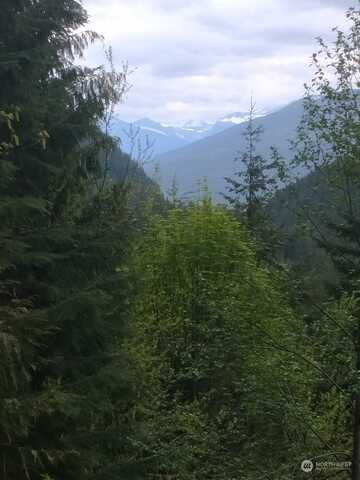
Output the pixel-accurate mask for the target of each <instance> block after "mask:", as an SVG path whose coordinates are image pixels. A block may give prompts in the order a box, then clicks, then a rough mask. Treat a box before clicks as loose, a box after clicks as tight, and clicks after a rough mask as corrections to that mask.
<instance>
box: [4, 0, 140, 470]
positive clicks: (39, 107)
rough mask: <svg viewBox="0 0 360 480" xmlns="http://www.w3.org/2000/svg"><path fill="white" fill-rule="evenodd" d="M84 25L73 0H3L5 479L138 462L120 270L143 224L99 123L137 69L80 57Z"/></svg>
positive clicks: (114, 467)
mask: <svg viewBox="0 0 360 480" xmlns="http://www.w3.org/2000/svg"><path fill="white" fill-rule="evenodd" d="M86 23H87V14H86V11H85V10H84V9H83V7H82V6H81V4H80V3H79V2H78V1H75V0H61V1H58V0H56V1H54V0H41V1H35V0H16V1H15V2H14V1H12V0H11V1H5V2H3V4H2V12H1V16H0V24H1V26H0V82H1V85H2V89H1V92H0V110H1V111H2V112H10V113H2V115H1V118H2V119H3V120H5V121H3V122H2V123H1V125H0V134H1V137H0V139H1V155H2V157H4V155H5V153H6V158H2V159H1V160H2V161H1V166H0V168H1V174H2V175H1V182H0V216H1V231H0V249H1V251H0V258H1V264H0V311H1V317H2V321H1V326H0V342H1V359H2V362H1V379H0V402H1V407H0V411H1V414H0V444H1V453H2V457H1V475H2V478H3V479H4V480H10V479H15V478H16V479H22V478H24V479H25V478H27V479H29V478H31V479H33V478H39V477H40V475H45V474H49V475H51V476H53V477H54V478H60V477H61V478H64V479H65V478H69V479H71V478H74V479H75V478H76V479H80V478H91V477H94V476H95V475H96V476H97V478H104V477H105V478H107V479H108V478H111V477H114V476H115V477H116V478H118V475H119V470H120V471H121V472H122V474H123V475H125V474H126V473H125V472H126V469H128V470H129V471H130V470H131V469H132V468H133V467H132V463H131V460H129V458H128V457H126V455H125V453H124V452H125V451H126V431H127V419H126V415H125V413H124V412H126V408H125V406H126V403H127V401H128V400H127V396H126V395H127V394H126V391H127V380H126V371H124V369H123V368H122V367H120V365H122V364H121V341H122V333H121V332H122V330H123V329H124V327H125V319H126V315H125V311H126V302H127V298H126V292H127V289H128V286H127V281H126V278H127V276H126V275H127V274H126V270H124V269H122V268H120V267H121V266H122V265H123V263H124V261H125V259H124V257H125V254H126V249H127V243H128V240H129V237H130V236H131V232H132V230H133V220H132V218H131V216H130V215H129V203H128V196H129V193H128V189H127V190H126V193H124V188H123V185H122V184H115V183H111V182H109V180H108V179H106V181H105V182H104V181H103V178H104V175H103V174H104V172H103V164H102V160H101V155H100V152H103V151H104V148H105V146H108V145H110V146H111V145H113V141H112V140H111V139H109V138H108V137H107V136H106V135H104V133H102V132H101V130H100V129H99V127H98V124H99V122H100V121H101V120H102V118H103V117H104V115H105V114H106V111H107V108H108V107H109V105H110V104H111V103H113V102H117V101H119V100H120V99H121V96H122V93H123V92H124V88H125V85H126V78H125V77H124V75H123V74H122V73H116V72H114V71H110V72H107V71H106V70H105V68H103V67H100V68H97V69H88V68H81V67H78V66H75V65H74V64H73V60H74V58H75V56H78V55H80V56H81V55H82V52H83V50H84V48H85V47H86V45H87V44H88V43H89V42H91V41H93V40H94V39H96V38H97V36H96V34H94V33H92V32H85V33H83V34H78V33H76V31H78V30H79V29H81V28H82V27H84V26H85V25H86ZM9 115H10V116H9ZM17 115H18V116H19V122H16V118H15V117H16V116H17ZM14 128H15V129H16V133H15V132H14V131H13V129H14ZM3 141H4V143H2V142H3ZM11 147H13V148H11ZM5 150H6V152H5ZM119 285H121V287H122V288H121V289H120V293H119ZM115 292H116V297H117V298H116V300H115Z"/></svg>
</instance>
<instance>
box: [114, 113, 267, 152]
mask: <svg viewBox="0 0 360 480" xmlns="http://www.w3.org/2000/svg"><path fill="white" fill-rule="evenodd" d="M264 115H265V114H264ZM257 116H262V114H259V115H257ZM247 120H248V113H243V112H236V113H232V114H230V115H226V116H224V117H222V118H220V119H219V120H216V121H194V120H190V121H188V122H186V123H184V124H183V125H181V126H171V125H167V124H165V123H161V122H156V121H154V120H151V119H149V118H142V119H140V120H137V121H136V122H133V123H129V122H125V121H122V120H119V119H116V120H115V121H114V122H113V128H112V133H113V134H114V135H116V136H118V137H119V138H120V139H121V144H122V149H123V150H124V151H125V152H131V151H134V150H139V149H141V148H142V147H143V148H145V147H146V146H147V145H148V146H149V145H150V146H151V148H150V150H151V151H152V153H153V155H154V156H156V155H159V154H162V153H167V152H170V151H172V150H176V149H178V148H182V147H185V146H187V145H189V144H191V143H193V142H196V141H198V140H201V139H203V138H206V137H209V136H211V135H215V134H217V133H220V132H222V131H223V130H226V129H227V128H230V127H233V126H235V125H239V124H240V123H243V122H245V121H247ZM135 155H136V153H135Z"/></svg>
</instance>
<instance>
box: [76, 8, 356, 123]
mask: <svg viewBox="0 0 360 480" xmlns="http://www.w3.org/2000/svg"><path fill="white" fill-rule="evenodd" d="M354 4H355V5H357V4H358V2H357V0H84V5H85V7H86V8H87V10H88V12H89V14H90V18H91V24H90V26H91V28H92V29H94V30H96V31H97V32H98V33H101V34H103V35H104V37H105V39H106V43H107V44H108V45H111V46H112V47H113V52H114V59H115V63H116V64H117V65H121V64H122V62H123V61H127V62H129V64H130V66H131V67H133V68H136V70H135V72H134V73H132V75H131V78H130V81H131V84H132V85H133V86H132V89H131V91H130V92H129V94H128V96H127V98H126V102H125V103H124V104H123V105H121V107H120V109H119V115H120V117H122V118H123V119H124V120H131V121H133V120H137V119H139V118H142V117H150V118H152V119H154V120H158V121H165V122H168V123H170V124H181V123H182V122H185V121H187V120H189V119H194V120H207V119H215V118H218V117H220V116H222V115H225V114H227V113H232V112H236V111H243V110H247V108H248V105H249V101H250V96H251V93H252V92H253V94H254V97H255V98H256V102H257V106H258V108H259V109H266V110H269V109H272V108H274V107H278V106H281V105H284V104H286V103H288V102H290V101H292V100H294V99H297V98H299V97H300V96H301V95H302V92H303V84H304V82H305V81H307V80H308V79H309V78H310V76H311V69H310V67H309V64H310V56H311V54H312V53H313V52H314V51H315V50H316V48H317V45H316V40H315V37H317V36H322V37H323V38H326V39H331V38H333V36H332V34H331V29H332V27H334V26H339V27H340V28H346V22H345V11H346V9H347V7H349V6H350V5H354ZM102 58H103V53H102V51H101V49H100V47H97V48H91V49H90V50H89V52H88V57H87V61H88V63H90V64H98V63H102V62H103V60H102Z"/></svg>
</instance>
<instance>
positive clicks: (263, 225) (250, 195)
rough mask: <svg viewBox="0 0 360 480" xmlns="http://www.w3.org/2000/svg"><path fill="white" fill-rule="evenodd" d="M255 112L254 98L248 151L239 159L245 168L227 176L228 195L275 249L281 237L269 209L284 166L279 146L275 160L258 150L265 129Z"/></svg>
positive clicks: (246, 135) (250, 225)
mask: <svg viewBox="0 0 360 480" xmlns="http://www.w3.org/2000/svg"><path fill="white" fill-rule="evenodd" d="M255 114H256V111H255V103H254V102H253V99H251V104H250V111H249V120H248V122H247V124H246V128H245V131H244V134H243V135H244V139H245V150H244V151H243V152H241V153H240V154H239V156H238V157H237V158H236V159H235V161H239V162H241V168H240V169H239V170H238V171H237V172H236V173H235V174H234V177H233V178H229V177H226V178H225V180H226V182H227V183H228V188H227V190H228V193H227V194H225V195H224V197H225V199H226V200H227V201H228V202H229V204H230V206H232V207H233V208H234V209H235V212H236V215H237V216H238V217H239V218H240V219H241V221H242V222H243V223H245V224H246V225H247V227H248V228H249V230H250V231H251V232H252V233H253V234H254V235H255V237H256V238H257V239H258V241H259V243H261V244H262V247H263V249H264V250H265V251H266V250H269V249H270V250H271V251H272V252H273V246H274V244H275V243H277V242H278V240H279V239H278V238H277V234H276V232H275V228H274V226H273V225H272V223H271V220H270V216H269V214H268V212H267V205H268V202H269V200H270V198H271V197H272V195H273V194H274V192H275V191H276V188H277V187H278V185H279V180H280V177H281V178H282V179H283V178H284V167H283V165H282V162H281V160H280V157H279V156H278V154H277V152H276V150H275V149H273V151H272V159H271V161H268V160H267V159H265V158H264V157H263V156H262V155H260V154H258V153H257V151H256V146H257V144H258V143H259V141H260V138H261V134H262V131H263V128H262V126H261V124H259V123H258V122H257V121H256V119H255ZM263 253H264V252H263Z"/></svg>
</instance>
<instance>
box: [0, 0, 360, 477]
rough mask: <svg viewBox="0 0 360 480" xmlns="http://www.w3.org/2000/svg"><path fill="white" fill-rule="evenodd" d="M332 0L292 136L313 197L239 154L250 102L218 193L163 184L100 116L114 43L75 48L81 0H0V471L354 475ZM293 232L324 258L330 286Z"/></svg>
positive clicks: (353, 334)
mask: <svg viewBox="0 0 360 480" xmlns="http://www.w3.org/2000/svg"><path fill="white" fill-rule="evenodd" d="M349 18H350V21H351V24H352V30H351V32H350V34H349V35H348V36H345V35H344V34H342V33H341V32H338V36H337V44H336V46H335V48H334V49H328V47H326V45H325V44H323V43H322V42H321V49H322V52H321V53H323V54H324V55H325V58H326V59H327V60H326V65H325V67H323V64H322V63H321V58H322V57H321V53H320V54H319V55H317V56H314V64H315V67H316V74H315V77H314V81H313V83H312V89H310V90H309V91H308V92H307V95H306V97H305V115H304V118H303V122H302V124H301V125H300V127H299V137H298V142H297V145H296V146H295V147H296V149H295V152H296V155H295V158H294V162H295V163H296V162H298V163H301V164H302V165H307V166H308V167H309V171H311V170H314V169H315V170H316V175H315V180H314V182H315V183H312V182H313V180H311V181H310V184H311V186H312V187H313V186H314V185H317V183H316V181H317V180H316V179H319V184H321V185H323V186H324V185H326V187H324V188H323V190H324V192H325V194H324V196H323V197H321V199H322V200H324V202H319V201H318V200H317V199H318V197H317V196H316V195H313V196H311V199H312V200H313V201H312V203H311V204H310V207H311V210H309V209H308V208H307V202H306V201H304V202H302V205H301V208H299V205H298V204H296V202H294V200H293V197H291V194H290V193H289V192H292V191H295V192H299V190H301V184H296V185H295V186H290V187H288V189H287V190H285V191H280V190H281V189H282V188H283V185H284V183H285V182H286V179H287V175H286V172H285V169H284V164H283V162H282V161H281V158H280V155H279V154H278V153H277V152H275V151H274V152H273V158H272V159H270V160H269V161H266V160H265V159H263V158H261V157H259V156H258V155H256V139H257V137H258V136H259V135H260V133H261V132H260V131H258V130H257V129H256V128H254V127H253V124H252V121H250V122H249V126H248V129H247V132H246V135H247V140H248V145H249V149H248V150H247V151H246V152H244V154H242V155H241V160H242V162H243V164H244V166H245V171H242V172H239V173H238V174H237V175H235V177H234V178H233V179H229V182H228V183H229V188H230V191H229V192H227V194H226V195H227V197H228V200H229V206H228V207H224V206H216V205H213V204H212V203H211V200H210V199H209V198H208V196H207V194H206V193H204V196H203V198H202V199H200V200H199V201H198V202H192V203H186V204H184V203H182V202H181V201H180V200H178V199H176V198H174V199H172V200H171V201H170V200H166V199H164V198H163V197H162V196H161V193H160V192H159V189H158V187H157V186H156V184H155V183H154V182H153V181H151V180H150V179H149V178H148V177H146V175H145V174H144V172H143V170H142V169H141V167H140V166H139V165H138V164H136V163H135V162H134V161H133V160H132V159H131V158H130V157H129V156H127V155H125V154H123V153H122V152H121V144H120V148H119V145H118V142H117V141H116V139H114V138H112V137H111V136H109V135H108V127H109V125H110V122H111V117H112V114H113V112H114V108H115V106H116V104H117V103H119V102H120V101H121V100H122V98H123V95H124V93H125V92H126V90H127V78H126V70H125V71H123V72H120V73H117V72H116V71H115V69H114V67H113V64H112V55H111V51H109V52H108V54H107V56H106V58H107V65H108V66H107V67H99V68H94V69H90V68H86V67H80V66H79V65H78V64H77V63H76V59H77V58H78V57H79V56H80V57H81V55H82V54H83V52H84V49H85V48H86V46H87V45H88V44H89V43H91V42H93V41H97V40H98V37H97V35H96V34H95V33H93V32H87V31H85V30H84V27H86V24H87V21H88V17H87V13H86V11H85V10H84V8H83V7H82V6H81V4H80V2H79V1H77V0H56V1H54V0H5V1H4V2H3V3H2V10H1V13H0V85H1V89H0V216H1V228H0V314H1V316H0V478H1V479H2V480H22V479H24V480H25V479H26V480H40V479H41V480H51V479H52V480H65V479H69V480H70V479H73V480H75V479H76V480H82V479H84V480H85V479H104V480H110V479H120V478H121V479H122V478H128V479H130V478H139V479H144V478H149V479H154V480H156V479H159V480H163V479H167V480H168V479H174V480H175V479H176V480H183V479H184V480H186V479H189V480H190V479H191V480H192V479H199V480H200V479H201V480H202V479H216V480H218V479H223V480H229V479H234V478H239V479H243V480H260V479H273V480H279V479H281V480H290V479H291V480H292V479H297V478H299V479H301V478H303V477H304V475H306V474H305V473H304V472H303V471H302V470H301V468H300V465H301V462H302V461H303V460H305V459H307V460H311V461H312V462H313V463H314V465H315V463H316V461H328V462H336V461H337V462H348V461H351V460H352V467H351V469H350V468H349V467H347V466H344V468H343V470H342V469H340V470H335V471H323V472H321V471H316V470H315V468H314V471H313V473H314V474H316V478H337V479H342V478H344V479H345V478H348V477H349V474H350V473H351V474H352V478H353V479H354V480H359V479H360V471H359V465H360V463H359V459H360V388H359V370H360V334H359V332H360V327H359V325H360V324H359V310H358V273H359V268H358V258H359V243H358V242H359V225H360V218H359V215H358V213H359V211H358V202H357V199H358V192H359V185H358V182H359V181H360V175H359V174H360V172H359V163H358V161H359V160H358V159H359V158H360V156H359V153H360V152H359V148H360V138H359V132H360V130H359V113H360V108H359V107H360V106H359V105H358V100H359V97H358V94H357V91H356V89H354V88H353V87H354V85H353V78H354V68H356V65H357V64H356V59H357V57H356V52H357V48H358V34H359V28H360V27H359V25H360V12H359V11H357V10H351V11H350V12H349ZM78 32H83V33H78ZM329 59H330V63H331V66H330V67H329ZM329 68H330V69H331V68H332V69H333V70H334V71H335V78H336V79H337V80H338V83H337V84H336V85H335V86H334V85H333V84H330V83H329V82H328V81H327V80H326V78H327V77H326V73H327V70H328V69H329ZM356 72H357V71H356ZM319 94H320V96H321V98H322V101H321V102H319V101H318V96H319ZM310 178H313V177H310ZM307 185H308V184H307ZM307 191H308V192H312V191H313V188H307V189H305V193H304V189H303V190H301V192H302V195H303V197H305V196H306V192H307ZM329 192H331V194H330V193H329ZM282 198H283V199H285V201H286V202H287V204H286V205H287V207H285V210H286V208H288V209H287V210H286V211H285V213H284V210H282V212H283V217H284V221H281V222H279V221H278V222H274V221H273V218H274V216H275V217H276V215H274V209H275V208H276V205H277V203H276V202H280V203H281V204H282V208H283V209H284V205H283V204H284V202H282V201H281V199H282ZM315 207H316V208H315ZM320 207H321V208H320ZM324 207H326V208H325V209H324ZM293 210H296V212H295V213H294V215H295V214H296V215H297V216H300V217H301V219H302V220H303V219H306V220H307V223H306V225H307V230H306V231H307V234H306V242H307V245H310V246H309V248H308V250H306V249H305V248H303V249H302V247H301V242H302V237H299V236H298V233H297V230H296V228H295V224H296V222H295V217H294V218H292V217H291V216H292V215H293ZM300 213H302V214H303V215H302V216H301V215H300ZM279 224H280V226H281V225H283V224H285V225H287V226H288V225H291V228H288V227H287V228H286V235H287V237H290V236H291V235H295V240H296V242H297V243H296V245H297V247H296V249H295V250H294V249H293V250H292V249H291V247H289V245H291V242H290V240H291V239H289V238H286V235H285V236H284V232H283V231H281V229H279ZM309 225H311V226H312V228H313V231H311V232H310V230H309V228H308V226H309ZM309 232H310V233H309ZM315 244H316V249H315V247H314V245H315ZM299 245H300V246H299ZM294 251H295V253H294ZM302 252H310V253H311V254H313V257H312V258H316V254H314V252H322V253H321V255H323V256H324V258H325V257H326V262H327V263H326V265H327V266H329V265H331V272H333V273H331V275H332V278H331V280H332V282H331V284H332V287H331V290H330V289H329V288H328V285H327V283H328V282H327V281H326V280H328V278H325V277H327V276H328V275H326V274H325V273H324V272H323V275H321V274H319V271H318V270H321V269H322V268H323V266H322V264H321V263H320V262H319V261H318V263H317V264H316V265H317V269H314V268H310V266H309V264H310V263H311V262H309V258H308V257H307V258H301V256H302ZM322 258H323V257H322ZM308 266H309V268H308ZM312 267H313V265H312ZM329 268H330V267H329ZM320 273H321V272H320ZM314 288H315V290H316V292H317V293H316V295H314V291H313V290H314Z"/></svg>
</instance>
